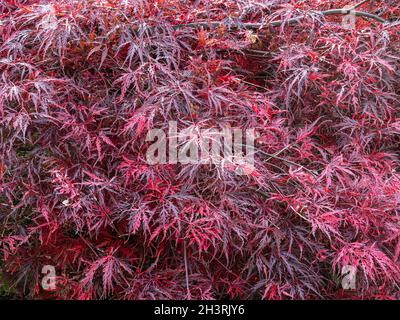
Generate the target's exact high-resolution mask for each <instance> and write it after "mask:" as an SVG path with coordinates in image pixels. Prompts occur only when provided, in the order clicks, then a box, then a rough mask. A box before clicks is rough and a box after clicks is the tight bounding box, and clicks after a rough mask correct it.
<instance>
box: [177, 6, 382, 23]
mask: <svg viewBox="0 0 400 320" xmlns="http://www.w3.org/2000/svg"><path fill="white" fill-rule="evenodd" d="M367 1H368V0H367ZM367 1H363V2H361V3H359V4H357V5H355V6H354V7H351V8H343V9H331V10H326V11H318V12H317V13H319V14H320V15H323V16H332V15H349V14H353V15H355V16H357V17H364V18H370V19H373V20H376V21H378V22H381V23H387V21H386V20H385V19H383V18H381V17H380V16H378V15H376V14H372V13H369V12H364V11H357V10H354V8H357V7H359V6H361V5H362V4H364V3H365V2H367ZM305 17H306V16H305V15H303V16H299V17H297V18H291V19H288V20H278V21H273V22H271V23H270V24H269V25H270V26H272V27H280V26H282V25H283V24H288V25H293V24H297V23H299V22H300V20H301V19H304V18H305ZM222 25H223V22H219V21H211V22H193V23H187V24H177V25H174V26H172V28H173V29H174V30H177V29H181V28H185V27H187V28H199V27H203V28H205V29H215V28H218V27H220V26H222ZM233 27H235V28H240V27H241V28H243V29H262V28H265V27H266V25H265V24H262V23H243V24H237V25H235V26H233Z"/></svg>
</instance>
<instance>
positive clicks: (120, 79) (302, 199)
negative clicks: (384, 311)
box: [0, 0, 400, 299]
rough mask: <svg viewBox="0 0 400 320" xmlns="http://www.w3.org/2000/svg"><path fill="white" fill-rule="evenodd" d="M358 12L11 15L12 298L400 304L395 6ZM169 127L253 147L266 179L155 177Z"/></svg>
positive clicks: (137, 1)
mask: <svg viewBox="0 0 400 320" xmlns="http://www.w3.org/2000/svg"><path fill="white" fill-rule="evenodd" d="M352 5H355V3H351V2H350V3H349V2H348V1H343V0H334V1H325V0H298V1H295V0H235V1H234V0H223V1H220V0H213V1H207V0H193V1H176V0H154V1H147V0H80V1H78V0H49V1H45V0H3V1H2V2H1V3H0V259H1V260H0V267H1V270H2V271H1V280H0V281H1V283H2V284H4V285H5V284H6V283H7V292H8V294H12V295H13V296H16V297H30V298H58V299H100V298H107V299H222V298H232V299H238V298H240V299H321V298H324V299H332V298H362V299H369V298H381V299H396V298H397V299H398V298H400V296H399V292H400V290H399V280H400V165H399V164H400V163H399V161H400V148H399V147H400V139H399V134H400V102H399V98H400V81H399V75H400V64H399V61H400V54H399V52H400V23H399V20H398V18H397V17H399V16H400V4H399V2H398V1H397V0H385V1H383V0H382V1H375V0H371V1H363V2H362V3H361V4H359V6H357V8H355V10H357V13H356V14H355V15H354V16H351V15H350V16H349V15H348V12H347V11H346V10H344V11H343V12H341V11H340V10H336V11H335V10H334V11H333V12H332V11H331V12H330V13H327V12H326V11H327V10H333V9H342V8H344V7H346V6H350V7H351V6H352ZM338 11H339V12H338ZM363 13H364V14H363ZM365 13H368V14H365ZM349 17H350V18H353V19H348V18H349ZM349 21H350V22H351V25H350V27H349V23H348V22H349ZM344 22H346V23H344ZM169 121H177V124H178V127H179V128H187V127H193V128H198V129H204V128H222V127H227V126H230V127H240V128H243V129H246V128H255V129H256V132H257V139H256V151H257V152H256V157H255V170H254V171H253V172H251V173H249V174H246V175H237V174H236V173H235V172H234V170H232V169H231V168H229V167H218V166H213V165H203V164H158V165H150V164H148V163H147V162H146V158H145V154H146V148H148V145H149V142H147V141H146V139H145V138H146V133H147V132H148V131H149V130H150V129H152V128H162V129H167V126H168V123H169ZM45 265H51V266H54V267H55V269H56V275H57V288H56V289H55V290H52V291H46V290H43V288H42V287H41V281H42V278H43V276H44V275H43V274H42V268H43V266H45ZM345 266H351V267H354V268H356V271H357V272H356V276H357V277H356V287H355V288H354V289H353V290H344V289H343V288H342V285H341V281H342V278H343V274H342V270H343V267H345Z"/></svg>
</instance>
